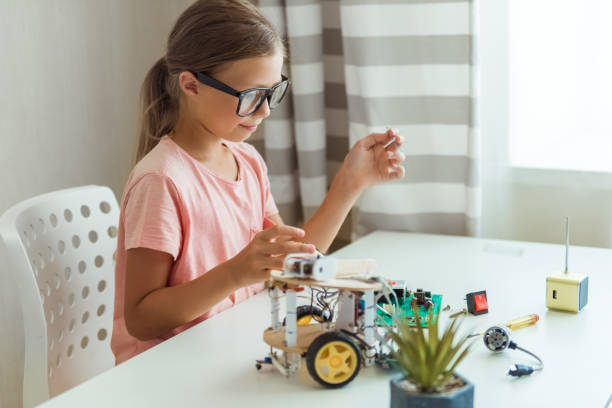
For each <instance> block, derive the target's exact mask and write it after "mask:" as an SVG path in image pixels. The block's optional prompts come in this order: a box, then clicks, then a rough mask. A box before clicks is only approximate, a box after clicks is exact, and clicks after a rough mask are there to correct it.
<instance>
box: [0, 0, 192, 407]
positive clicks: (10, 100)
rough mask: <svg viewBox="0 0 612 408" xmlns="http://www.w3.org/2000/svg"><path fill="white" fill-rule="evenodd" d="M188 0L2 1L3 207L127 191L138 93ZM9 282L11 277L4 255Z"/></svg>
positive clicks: (0, 390)
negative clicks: (76, 191) (98, 187)
mask: <svg viewBox="0 0 612 408" xmlns="http://www.w3.org/2000/svg"><path fill="white" fill-rule="evenodd" d="M190 3H191V2H190V1H188V0H172V1H168V0H129V1H125V0H103V1H98V0H55V1H47V0H0V163H2V171H0V213H2V212H4V210H6V209H7V208H8V207H10V206H11V205H13V204H14V203H16V202H19V201H21V200H23V199H26V198H28V197H31V196H34V195H37V194H40V193H44V192H48V191H52V190H56V189H61V188H67V187H73V186H78V185H84V184H103V185H107V186H109V187H111V188H112V189H113V191H114V192H115V195H116V196H117V199H119V198H120V197H121V192H122V188H123V183H124V182H125V180H126V177H127V175H128V172H129V170H130V167H131V165H132V158H133V154H134V150H135V146H136V132H137V127H138V120H137V118H138V111H139V101H138V92H139V88H140V85H141V83H142V80H143V79H144V75H145V73H146V71H147V69H148V68H149V67H150V66H151V65H152V64H153V63H154V61H155V60H157V58H159V57H160V56H161V55H162V53H163V50H164V45H165V40H166V38H167V35H168V32H169V31H170V28H171V25H172V23H173V22H174V20H175V19H176V17H177V16H178V15H179V14H180V12H181V11H182V10H184V9H185V8H186V7H187V5H188V4H190ZM0 274H1V275H0V284H2V285H3V288H5V289H6V285H10V284H11V281H10V279H9V276H8V275H7V271H6V266H5V262H4V261H3V260H2V259H0ZM17 301H18V299H15V298H10V297H3V299H2V301H1V302H0V306H1V309H0V324H1V326H0V327H1V328H2V331H3V333H2V341H1V342H0V343H2V347H1V348H0V353H1V354H0V363H1V364H0V366H1V367H2V369H1V371H0V406H2V407H5V406H6V407H8V406H19V405H20V404H21V395H20V393H21V384H20V374H21V372H22V370H23V368H22V366H21V365H22V364H23V345H22V344H23V333H22V332H20V330H22V326H21V324H22V323H21V321H20V320H19V319H20V312H19V309H18V307H17V306H18V305H17Z"/></svg>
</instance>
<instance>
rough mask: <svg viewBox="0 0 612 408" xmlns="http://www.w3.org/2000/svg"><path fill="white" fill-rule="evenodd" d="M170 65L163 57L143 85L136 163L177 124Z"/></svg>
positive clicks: (152, 68) (150, 71)
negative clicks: (170, 86)
mask: <svg viewBox="0 0 612 408" xmlns="http://www.w3.org/2000/svg"><path fill="white" fill-rule="evenodd" d="M168 79H169V73H168V64H167V62H166V57H161V58H160V59H159V60H157V62H156V63H155V65H153V67H151V69H150V70H149V72H148V73H147V76H146V77H145V80H144V82H143V84H142V89H141V92H140V98H141V101H142V124H141V130H140V139H139V143H138V151H137V153H136V161H137V162H138V161H139V160H140V159H142V158H143V157H144V156H145V155H146V154H147V153H149V151H151V149H153V148H154V147H155V145H157V143H158V142H159V139H160V138H161V137H162V136H164V135H165V134H167V133H169V132H170V131H171V130H172V128H173V127H174V124H175V122H176V116H177V105H178V103H177V101H174V100H173V98H172V96H171V95H170V93H169V92H168V85H169V84H168Z"/></svg>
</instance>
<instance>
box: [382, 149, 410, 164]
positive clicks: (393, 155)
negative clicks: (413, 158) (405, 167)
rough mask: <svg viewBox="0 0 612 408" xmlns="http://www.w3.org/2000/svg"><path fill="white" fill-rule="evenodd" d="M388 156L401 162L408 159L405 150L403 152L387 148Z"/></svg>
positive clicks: (391, 159) (389, 158)
mask: <svg viewBox="0 0 612 408" xmlns="http://www.w3.org/2000/svg"><path fill="white" fill-rule="evenodd" d="M386 156H387V159H388V160H390V161H391V162H393V161H395V162H397V163H401V162H403V161H404V160H406V155H405V154H404V152H401V151H399V150H398V149H393V150H387V153H386Z"/></svg>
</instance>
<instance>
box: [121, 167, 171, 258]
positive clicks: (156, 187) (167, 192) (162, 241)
mask: <svg viewBox="0 0 612 408" xmlns="http://www.w3.org/2000/svg"><path fill="white" fill-rule="evenodd" d="M180 207H181V206H180V197H179V194H178V191H177V190H176V187H175V185H174V183H173V182H172V180H170V179H169V178H168V177H166V176H164V175H160V174H147V175H145V176H143V177H142V178H141V179H140V180H138V181H137V182H136V184H135V185H133V186H132V187H131V189H130V191H129V193H128V195H127V202H126V204H125V210H124V223H125V249H126V250H128V249H131V248H149V249H154V250H156V251H161V252H166V253H168V254H170V255H172V257H173V258H174V260H176V258H177V257H178V254H179V251H180V248H181V244H182V228H181V212H180Z"/></svg>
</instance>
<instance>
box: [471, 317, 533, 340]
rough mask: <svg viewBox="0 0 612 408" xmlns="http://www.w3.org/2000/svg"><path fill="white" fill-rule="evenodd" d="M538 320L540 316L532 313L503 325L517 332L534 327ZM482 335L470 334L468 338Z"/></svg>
mask: <svg viewBox="0 0 612 408" xmlns="http://www.w3.org/2000/svg"><path fill="white" fill-rule="evenodd" d="M538 320H540V316H538V315H537V314H536V313H533V314H529V315H527V316H522V317H517V318H516V319H512V320H510V321H507V322H506V323H504V324H503V325H504V326H506V327H507V328H508V329H509V330H518V329H522V328H523V327H527V326H531V325H534V324H536V323H537V321H538ZM483 334H484V332H481V333H474V334H470V335H469V336H468V338H470V337H476V336H482V335H483Z"/></svg>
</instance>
